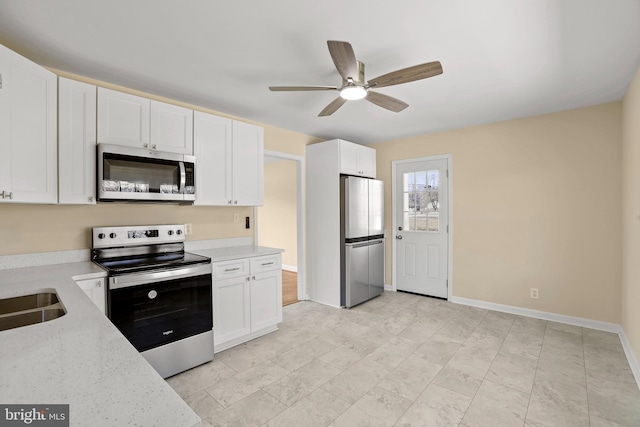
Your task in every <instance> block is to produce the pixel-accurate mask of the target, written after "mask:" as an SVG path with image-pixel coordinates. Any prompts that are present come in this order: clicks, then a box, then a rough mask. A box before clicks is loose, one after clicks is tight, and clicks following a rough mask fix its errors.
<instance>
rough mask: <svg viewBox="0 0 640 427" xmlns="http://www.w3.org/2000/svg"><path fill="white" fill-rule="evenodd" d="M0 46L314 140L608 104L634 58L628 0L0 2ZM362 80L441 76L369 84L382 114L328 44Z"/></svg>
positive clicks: (411, 131)
mask: <svg viewBox="0 0 640 427" xmlns="http://www.w3.org/2000/svg"><path fill="white" fill-rule="evenodd" d="M0 11H1V13H0V43H2V44H4V45H6V46H7V47H9V48H11V49H14V50H16V51H18V52H20V53H21V54H23V55H25V56H26V57H28V58H30V59H32V60H34V61H35V62H38V63H40V64H42V65H45V66H50V67H53V68H57V69H61V70H65V71H69V72H72V73H76V74H80V75H84V76H87V77H92V78H95V79H99V80H102V81H106V82H111V83H115V84H119V85H122V86H126V87H130V88H134V89H139V90H142V91H145V92H149V93H153V94H157V95H161V96H166V97H169V98H172V99H176V100H180V101H185V102H189V103H192V104H196V105H200V106H203V107H208V108H211V109H214V110H217V111H220V112H224V113H227V114H231V115H235V116H239V117H242V118H246V119H250V120H255V121H259V122H262V123H267V124H271V125H275V126H279V127H283V128H287V129H291V130H295V131H299V132H302V133H304V134H308V135H312V136H317V137H320V138H323V139H331V138H344V139H347V140H351V141H354V142H359V143H375V142H380V141H385V140H390V139H396V138H400V137H406V136H411V135H417V134H425V133H433V132H438V131H442V130H448V129H455V128H460V127H466V126H472V125H477V124H482V123H489V122H495V121H500V120H506V119H511V118H516V117H524V116H530V115H536V114H542V113H546V112H552V111H559V110H564V109H570V108H576V107H582V106H587V105H594V104H599V103H603V102H608V101H614V100H619V99H621V98H622V97H623V96H624V93H625V91H626V88H627V86H628V84H629V82H630V80H631V78H632V76H633V75H634V73H635V71H636V70H637V68H638V65H639V64H640V0H615V1H605V0H555V1H554V0H547V1H544V0H520V1H513V0H487V1H477V0H451V1H442V0H406V1H399V2H382V1H377V2H374V1H370V0H369V1H365V0H348V1H345V0H325V1H315V2H312V1H304V0H255V1H214V0H189V1H177V0H109V1H105V0H0ZM330 39H331V40H343V41H349V42H350V43H351V44H352V45H353V48H354V50H355V53H356V57H357V58H358V59H359V60H361V61H362V62H364V63H365V67H366V77H367V79H370V78H373V77H376V76H378V75H381V74H386V73H388V72H390V71H394V70H396V69H399V68H404V67H408V66H412V65H417V64H420V63H424V62H430V61H435V60H438V61H440V62H441V63H442V66H443V68H444V74H443V75H441V76H436V77H433V78H430V79H426V80H421V81H417V82H412V83H407V84H404V85H399V86H391V87H386V88H381V89H379V92H381V93H384V94H387V95H390V96H393V97H396V98H399V99H401V100H403V101H405V102H407V103H408V104H409V105H410V106H409V108H407V109H406V110H404V111H402V112H400V113H392V112H390V111H387V110H384V109H382V108H380V107H377V106H375V105H373V104H370V103H368V102H367V101H365V100H360V101H349V102H348V103H347V104H346V105H345V106H343V107H342V108H341V109H340V110H338V111H337V112H336V113H334V114H333V116H330V117H317V115H318V113H319V112H320V111H321V110H322V109H323V108H324V107H325V106H326V105H327V104H328V103H329V102H331V101H332V100H333V99H334V98H335V97H336V96H337V92H270V91H269V90H268V89H267V86H269V85H340V83H341V78H340V76H339V74H338V72H337V71H336V70H335V68H334V65H333V62H332V61H331V57H330V56H329V52H328V50H327V45H326V41H327V40H330Z"/></svg>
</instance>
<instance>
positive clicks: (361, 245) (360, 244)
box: [345, 239, 384, 248]
mask: <svg viewBox="0 0 640 427" xmlns="http://www.w3.org/2000/svg"><path fill="white" fill-rule="evenodd" d="M383 242H384V239H380V240H370V241H368V242H358V243H345V246H349V247H352V248H361V247H363V246H373V245H379V244H381V243H383Z"/></svg>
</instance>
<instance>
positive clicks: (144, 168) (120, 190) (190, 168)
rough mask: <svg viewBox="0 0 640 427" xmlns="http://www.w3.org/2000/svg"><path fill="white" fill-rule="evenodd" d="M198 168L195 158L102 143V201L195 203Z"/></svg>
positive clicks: (100, 184) (100, 172)
mask: <svg viewBox="0 0 640 427" xmlns="http://www.w3.org/2000/svg"><path fill="white" fill-rule="evenodd" d="M195 166H196V158H195V157H194V156H188V155H184V154H177V153H167V152H162V151H156V150H149V149H143V148H133V147H125V146H120V145H113V144H98V179H97V186H98V188H97V194H98V201H100V202H150V203H156V202H168V203H185V204H192V203H193V201H194V200H195V199H196V187H195Z"/></svg>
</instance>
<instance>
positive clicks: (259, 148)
mask: <svg viewBox="0 0 640 427" xmlns="http://www.w3.org/2000/svg"><path fill="white" fill-rule="evenodd" d="M232 164H233V167H232V173H233V179H232V182H233V204H234V205H238V206H260V205H262V204H264V129H262V128H261V127H260V126H254V125H250V124H248V123H243V122H237V121H234V122H233V162H232Z"/></svg>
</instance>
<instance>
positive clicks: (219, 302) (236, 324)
mask: <svg viewBox="0 0 640 427" xmlns="http://www.w3.org/2000/svg"><path fill="white" fill-rule="evenodd" d="M249 280H250V279H249V276H244V277H233V278H230V279H223V280H214V281H213V342H214V347H215V346H216V345H220V344H223V343H225V342H227V341H230V340H233V339H236V338H239V337H242V336H244V335H248V334H250V333H251V323H250V322H251V312H250V310H251V305H250V298H251V295H250V292H249V284H250V283H249Z"/></svg>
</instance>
